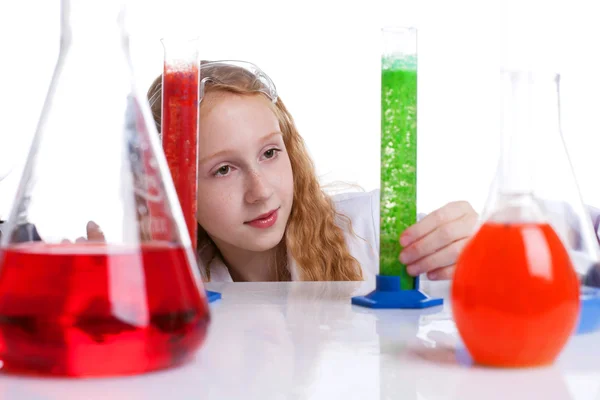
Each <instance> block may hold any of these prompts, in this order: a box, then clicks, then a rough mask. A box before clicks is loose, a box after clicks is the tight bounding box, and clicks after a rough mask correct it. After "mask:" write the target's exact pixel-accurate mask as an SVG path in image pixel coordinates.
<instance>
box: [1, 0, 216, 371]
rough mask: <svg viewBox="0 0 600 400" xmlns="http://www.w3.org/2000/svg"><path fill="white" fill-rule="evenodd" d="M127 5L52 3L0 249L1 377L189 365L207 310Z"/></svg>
mask: <svg viewBox="0 0 600 400" xmlns="http://www.w3.org/2000/svg"><path fill="white" fill-rule="evenodd" d="M123 10H124V0H109V1H103V2H97V1H92V2H89V1H87V0H62V32H61V33H62V38H61V50H60V56H59V60H58V64H57V66H56V69H55V74H54V76H53V80H52V83H51V86H50V90H49V93H48V97H47V100H46V103H45V105H44V109H43V112H42V116H41V119H40V122H39V125H38V128H37V132H36V135H35V137H34V140H33V142H32V147H31V151H30V154H29V157H28V160H27V164H26V166H25V168H24V172H23V176H22V179H21V183H20V186H19V190H18V193H17V198H16V200H15V204H14V206H13V209H12V211H11V215H10V218H9V221H8V227H7V230H6V231H5V234H4V235H3V238H2V242H1V247H0V250H1V253H0V255H1V256H0V359H1V360H2V361H3V363H4V366H3V368H4V370H6V371H9V372H14V373H33V374H50V375H66V376H92V375H117V374H136V373H142V372H145V371H151V370H157V369H162V368H168V367H171V366H174V365H178V364H181V363H183V362H185V361H186V360H188V359H190V358H191V357H192V356H193V354H194V351H195V350H196V349H197V348H198V347H199V346H200V345H201V344H202V342H203V341H204V338H205V335H206V331H207V328H208V324H209V310H208V303H207V301H206V296H205V292H204V290H203V286H202V282H201V280H200V275H199V272H198V270H197V265H196V261H195V256H194V252H193V250H192V247H191V243H190V238H189V235H188V234H187V231H186V228H185V222H184V219H183V215H182V211H181V207H180V205H179V203H178V201H177V195H176V193H175V190H174V187H173V181H172V180H171V177H170V174H169V171H168V168H167V164H166V161H165V157H164V154H163V152H162V151H161V150H160V144H159V138H158V133H157V131H156V128H155V126H154V124H153V122H152V118H151V116H150V109H149V107H148V105H147V102H146V100H145V98H144V96H143V94H140V93H139V92H138V90H137V88H136V87H135V84H134V80H133V76H132V71H131V67H130V61H129V49H128V36H127V34H126V32H125V31H124V29H123V18H124V11H123Z"/></svg>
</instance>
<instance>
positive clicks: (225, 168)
mask: <svg viewBox="0 0 600 400" xmlns="http://www.w3.org/2000/svg"><path fill="white" fill-rule="evenodd" d="M230 169H231V168H230V167H229V165H223V166H222V167H221V168H219V169H218V170H217V172H215V176H225V175H227V174H228V173H229V171H230Z"/></svg>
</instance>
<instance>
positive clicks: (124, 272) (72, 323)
mask: <svg viewBox="0 0 600 400" xmlns="http://www.w3.org/2000/svg"><path fill="white" fill-rule="evenodd" d="M209 318H210V316H209V310H208V305H207V302H206V299H205V298H204V293H203V291H200V290H199V289H198V287H197V284H196V281H195V278H194V276H193V275H192V272H191V269H190V265H189V263H188V258H187V257H186V251H185V250H184V249H183V248H179V247H174V246H170V245H168V244H165V245H163V244H153V245H150V244H149V245H144V246H142V247H141V248H139V249H137V248H136V249H135V250H133V249H128V248H121V247H111V246H110V245H90V244H81V245H79V244H74V245H67V246H65V245H60V246H58V245H56V246H52V245H47V244H41V243H40V244H38V243H36V244H33V245H32V244H29V243H28V244H26V245H16V246H12V247H9V248H7V249H6V250H5V251H4V253H3V262H2V263H1V270H0V359H2V361H3V362H4V367H3V368H4V370H5V371H7V372H9V373H11V372H12V373H28V374H42V375H66V376H102V375H125V374H137V373H143V372H147V371H152V370H157V369H163V368H167V367H171V366H175V365H179V364H182V363H184V362H186V361H187V360H189V359H190V358H192V357H193V354H194V351H195V350H196V349H197V348H198V347H199V346H200V345H201V344H202V343H203V341H204V339H205V336H206V332H207V327H208V323H209Z"/></svg>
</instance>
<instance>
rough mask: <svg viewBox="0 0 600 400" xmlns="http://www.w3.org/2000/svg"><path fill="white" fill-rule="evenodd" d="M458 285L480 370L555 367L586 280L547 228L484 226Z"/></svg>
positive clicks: (458, 309)
mask: <svg viewBox="0 0 600 400" xmlns="http://www.w3.org/2000/svg"><path fill="white" fill-rule="evenodd" d="M453 279H454V281H453V284H452V310H453V314H454V319H455V322H456V325H457V327H458V330H459V332H460V335H461V337H462V339H463V341H464V343H465V345H466V347H467V349H468V350H469V352H470V354H471V356H472V357H473V359H474V361H475V362H476V363H478V364H482V365H488V366H498V367H525V366H539V365H547V364H551V363H552V362H553V361H554V360H555V358H556V357H557V356H558V354H559V353H560V351H561V350H562V348H563V347H564V345H565V344H566V342H567V340H568V339H569V337H570V335H571V334H572V333H573V331H574V329H575V324H576V322H577V318H578V315H579V281H578V278H577V274H576V273H575V270H574V269H573V266H572V264H571V260H570V258H569V254H568V252H567V250H566V249H565V247H564V246H563V244H562V242H561V241H560V239H559V237H558V235H557V234H556V232H555V231H554V230H553V229H552V227H551V226H550V225H548V224H535V223H522V224H516V223H515V224H501V223H490V222H488V223H486V224H484V225H483V226H482V227H481V229H480V230H479V232H478V233H477V234H476V235H475V236H474V237H473V239H472V240H471V241H470V242H469V244H468V245H467V246H466V247H465V249H464V250H463V252H462V254H461V255H460V257H459V259H458V262H457V265H456V272H455V274H454V278H453Z"/></svg>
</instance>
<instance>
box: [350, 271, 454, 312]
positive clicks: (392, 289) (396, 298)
mask: <svg viewBox="0 0 600 400" xmlns="http://www.w3.org/2000/svg"><path fill="white" fill-rule="evenodd" d="M376 279H377V280H376V286H375V290H374V291H372V292H371V293H369V294H368V295H366V296H356V297H353V298H352V304H355V305H357V306H362V307H369V308H428V307H435V306H439V305H442V304H443V303H444V300H443V299H440V298H431V297H429V296H427V295H426V294H425V293H423V292H421V291H420V290H419V278H415V289H411V290H402V289H401V286H400V277H399V276H384V275H377V277H376Z"/></svg>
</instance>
